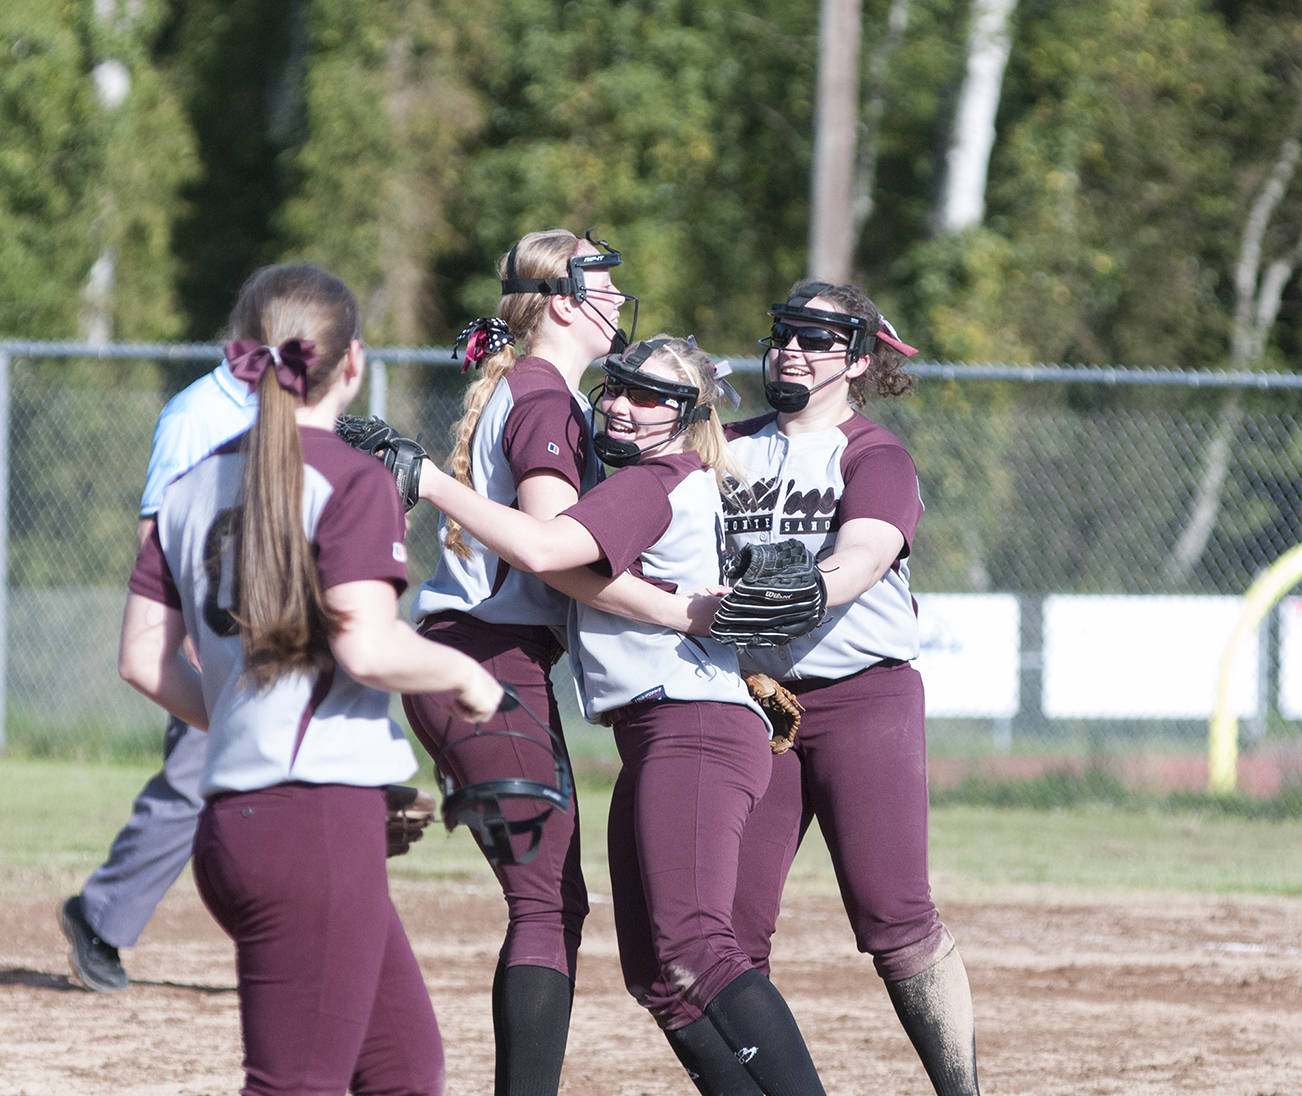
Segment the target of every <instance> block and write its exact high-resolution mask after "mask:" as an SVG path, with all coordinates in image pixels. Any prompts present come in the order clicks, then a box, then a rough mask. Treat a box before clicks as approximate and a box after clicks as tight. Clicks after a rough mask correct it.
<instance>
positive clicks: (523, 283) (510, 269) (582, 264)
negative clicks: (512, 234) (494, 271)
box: [502, 229, 638, 354]
mask: <svg viewBox="0 0 1302 1096" xmlns="http://www.w3.org/2000/svg"><path fill="white" fill-rule="evenodd" d="M583 238H584V239H585V240H587V241H588V243H590V244H592V246H593V247H595V248H598V249H599V252H598V254H596V255H571V256H570V259H569V262H568V263H567V264H566V271H567V274H566V276H565V277H561V278H521V277H520V276H519V275H518V274H517V273H516V269H515V247H512V248H511V250H510V252H509V253H508V254H507V256H506V277H505V278H503V279H502V294H503V295H506V294H507V293H541V294H542V295H543V296H544V297H573V298H574V300H575V301H576V302H577V303H579V304H583V302H584V301H586V300H587V299H588V292H589V290H588V286H587V284H586V283H585V282H584V280H583V272H584V271H585V270H604V269H607V268H609V267H612V266H619V265H620V264H621V263H623V261H624V260H623V258H622V256H621V255H620V253H619V252H618V251H616V250H615V249H614V248H613V247H611V246H610V244H608V243H606V241H605V240H594V239H593V238H592V229H588V231H587V232H585V233H584V234H583ZM516 247H519V244H516ZM591 292H593V293H597V294H600V293H605V292H607V291H606V290H601V289H594V290H592V291H591ZM611 295H612V296H615V295H617V296H619V297H622V298H623V299H624V301H625V302H628V301H632V302H633V323H632V326H631V327H630V328H629V331H628V334H627V335H626V334H625V333H624V332H623V330H622V329H620V328H617V327H615V326H614V325H613V324H612V323H611V322H610V321H609V320H607V319H606V317H605V316H602V315H601V314H600V313H598V314H597V315H598V317H599V318H600V319H601V321H602V323H604V324H605V325H606V326H607V327H609V328H610V331H611V338H610V352H611V353H612V354H619V353H622V352H623V350H624V349H625V348H626V347H627V346H628V345H629V343H630V342H632V341H633V339H634V338H635V337H636V335H637V310H638V299H637V298H636V297H634V296H632V295H631V294H629V293H615V292H612V293H611Z"/></svg>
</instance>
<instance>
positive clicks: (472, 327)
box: [452, 316, 515, 373]
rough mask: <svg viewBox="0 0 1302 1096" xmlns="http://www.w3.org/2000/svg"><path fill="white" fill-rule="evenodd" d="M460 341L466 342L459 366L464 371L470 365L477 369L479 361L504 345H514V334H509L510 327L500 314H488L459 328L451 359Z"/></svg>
mask: <svg viewBox="0 0 1302 1096" xmlns="http://www.w3.org/2000/svg"><path fill="white" fill-rule="evenodd" d="M462 343H465V344H466V360H465V363H464V364H463V365H462V366H461V372H463V373H464V372H465V371H466V370H467V369H469V368H470V367H471V366H472V365H473V366H474V367H475V368H476V369H478V368H479V363H480V362H481V361H483V360H484V359H485V358H490V357H492V356H493V355H494V354H496V353H498V351H500V350H503V349H504V348H505V347H508V346H514V345H515V336H514V335H512V334H511V329H510V328H509V327H507V325H506V321H505V320H504V319H502V318H501V317H500V316H488V317H485V318H481V319H478V320H471V321H470V322H469V323H468V324H466V326H465V327H463V328H462V329H461V334H460V335H458V336H457V341H456V342H455V343H453V344H452V358H453V360H455V359H456V356H457V350H458V349H459V348H460V346H461V344H462Z"/></svg>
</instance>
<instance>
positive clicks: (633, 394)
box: [606, 381, 661, 407]
mask: <svg viewBox="0 0 1302 1096" xmlns="http://www.w3.org/2000/svg"><path fill="white" fill-rule="evenodd" d="M606 395H607V396H608V397H609V398H610V399H612V400H617V399H619V397H620V396H627V397H628V402H629V403H631V404H633V405H634V406H635V407H655V406H656V404H658V403H659V402H660V400H661V397H660V394H659V393H658V392H652V391H651V389H649V388H630V387H628V386H627V385H623V384H617V383H616V382H614V381H607V382H606Z"/></svg>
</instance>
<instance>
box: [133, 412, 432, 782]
mask: <svg viewBox="0 0 1302 1096" xmlns="http://www.w3.org/2000/svg"><path fill="white" fill-rule="evenodd" d="M299 434H300V437H301V438H302V443H303V456H304V465H305V467H304V469H303V472H304V482H303V525H304V529H305V531H306V533H307V536H308V540H309V542H310V543H311V544H312V547H313V550H314V551H315V553H316V563H317V570H318V572H319V574H320V576H321V584H322V587H323V588H324V589H329V588H330V587H333V586H338V585H341V584H343V583H346V582H356V581H362V580H379V581H384V582H390V583H392V584H393V586H394V587H395V589H396V590H397V591H398V592H401V591H402V590H403V589H404V588H405V587H406V584H407V565H406V558H407V556H406V549H405V547H404V545H403V536H404V532H405V523H404V517H403V511H402V505H401V502H400V501H399V499H398V493H397V488H396V485H395V484H394V481H393V477H392V476H391V475H390V474H389V473H388V472H387V471H386V470H385V468H384V465H383V464H382V463H380V462H379V461H377V460H375V458H374V457H371V456H369V455H367V454H365V453H360V452H358V451H357V450H355V449H352V448H350V447H349V446H348V445H346V444H345V443H344V442H342V441H340V440H339V439H338V438H337V437H335V436H334V434H333V433H332V432H330V431H326V430H318V429H315V428H312V427H302V428H300V431H299ZM240 440H241V439H240V438H235V439H232V440H231V441H230V442H228V443H227V444H226V445H223V446H222V447H221V448H219V449H218V450H216V451H215V452H214V453H213V454H212V455H211V456H209V457H207V458H206V459H205V460H203V461H201V462H200V463H199V464H198V465H196V466H195V467H194V468H193V469H192V470H191V471H189V472H187V473H186V474H185V475H183V476H181V477H179V478H178V479H176V480H174V481H173V482H172V483H171V484H170V485H169V486H168V488H167V490H166V491H165V492H164V495H163V503H162V506H161V508H160V509H159V512H158V525H157V528H156V530H155V532H154V535H153V537H152V538H151V539H150V540H149V541H148V542H146V544H145V547H144V548H143V549H142V550H141V553H140V556H139V558H138V559H137V561H136V567H135V570H134V572H133V573H132V576H131V583H130V588H131V590H132V592H133V593H136V594H139V595H141V596H143V597H147V598H150V599H151V600H154V601H158V602H162V603H163V604H165V605H169V606H171V607H173V608H179V609H180V610H181V612H182V614H183V616H184V618H185V626H186V631H187V632H188V633H189V635H190V636H191V638H192V639H193V640H194V643H195V645H196V647H197V649H198V654H199V660H200V662H201V664H202V666H203V675H202V676H203V694H204V705H205V707H206V708H207V710H208V716H209V731H208V733H209V735H210V743H209V750H208V763H207V767H206V769H205V771H204V775H203V778H202V780H201V783H200V790H201V792H202V794H203V795H204V796H205V797H207V796H211V795H213V794H215V793H217V792H223V791H252V790H254V789H257V788H266V787H270V786H272V785H275V784H283V783H286V782H289V781H303V782H305V783H309V784H353V785H358V786H363V787H372V786H379V785H382V784H390V783H394V782H397V781H402V780H406V779H407V778H409V777H410V776H411V775H412V774H413V773H414V772H415V771H416V757H415V754H414V753H413V752H412V748H411V746H410V745H409V744H408V742H407V739H406V737H405V736H404V735H403V733H402V731H401V729H400V728H399V727H398V726H397V725H396V724H395V723H394V722H393V721H392V720H390V719H389V715H388V711H389V694H388V693H386V692H384V691H382V690H379V689H373V688H370V687H368V686H365V685H362V684H360V683H358V682H356V681H354V680H353V679H352V678H350V677H349V676H348V675H347V674H346V673H345V672H344V671H343V670H342V669H340V668H339V667H337V666H336V667H333V668H332V669H329V670H326V671H324V672H322V673H320V674H316V675H313V674H291V675H287V676H285V677H282V678H279V679H278V680H276V681H275V682H273V683H272V684H271V685H270V686H268V687H267V688H266V689H263V690H256V689H254V688H253V687H252V686H251V685H250V684H248V683H245V682H241V680H240V678H241V676H242V675H243V672H244V658H243V650H242V647H241V644H240V637H239V634H238V631H237V630H236V625H235V622H234V620H233V618H232V617H231V614H230V609H231V606H232V586H233V578H234V560H233V557H232V554H231V543H230V537H229V536H228V535H226V531H227V529H228V528H229V521H230V517H231V515H232V513H233V511H234V509H235V506H236V504H237V501H238V496H239V490H240V477H241V475H242V472H243V467H244V457H243V455H242V454H241V452H240V448H239V443H240Z"/></svg>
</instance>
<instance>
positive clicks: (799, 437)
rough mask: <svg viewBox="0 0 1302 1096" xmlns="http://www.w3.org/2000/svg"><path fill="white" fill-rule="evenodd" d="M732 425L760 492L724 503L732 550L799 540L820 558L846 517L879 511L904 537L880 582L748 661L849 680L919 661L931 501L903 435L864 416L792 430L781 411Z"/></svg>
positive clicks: (779, 674)
mask: <svg viewBox="0 0 1302 1096" xmlns="http://www.w3.org/2000/svg"><path fill="white" fill-rule="evenodd" d="M725 432H726V433H727V435H728V440H729V446H730V448H731V449H732V451H733V453H734V455H735V456H736V457H737V458H738V459H739V460H740V461H741V462H742V464H744V465H745V466H746V468H747V469H748V470H749V471H750V473H751V488H752V492H751V493H752V495H753V496H754V498H753V499H751V500H747V499H745V498H744V495H743V496H742V497H741V498H738V497H736V496H734V497H731V498H728V499H725V500H724V531H725V533H726V536H727V543H728V547H729V549H731V550H735V549H737V548H740V547H741V546H742V545H744V544H748V543H755V542H770V541H773V542H776V541H781V540H787V539H789V538H794V539H795V540H798V541H800V542H801V543H802V544H804V545H805V546H806V547H807V548H808V549H809V550H810V552H811V553H813V555H814V557H815V559H821V558H824V557H826V556H828V555H830V554H831V553H832V552H833V551H834V550H835V546H836V535H837V533H838V532H839V531H840V528H841V525H842V523H843V522H846V521H849V520H851V519H853V518H877V519H879V520H881V521H886V522H889V523H890V524H892V525H894V526H895V527H896V528H897V529H899V530H900V532H901V533H902V534H903V535H904V547H903V549H902V550H901V552H900V557H899V558H898V559H897V560H896V561H895V563H894V564H893V565H892V566H891V567H890V569H889V570H887V572H886V574H885V575H884V576H883V577H882V579H881V581H879V582H878V583H877V584H876V585H874V586H872V587H871V588H870V589H868V590H867V591H866V592H865V593H864V594H863V595H862V596H861V597H859V598H858V599H857V600H855V601H852V602H850V603H849V604H846V605H838V606H836V607H835V608H833V609H831V610H829V612H828V614H827V617H826V618H825V619H824V621H823V623H822V624H821V625H819V627H817V628H815V629H814V630H813V631H812V632H809V633H808V634H806V635H803V636H800V637H798V638H797V639H795V640H793V641H792V642H791V643H790V644H789V645H787V646H784V647H754V648H746V649H744V650H743V651H742V652H741V658H742V668H743V669H744V670H745V671H747V672H748V673H749V672H753V671H759V672H762V673H766V674H769V675H770V676H772V677H775V678H778V679H779V680H790V679H793V678H808V677H818V678H840V677H845V676H847V675H848V674H853V673H857V672H858V671H859V670H862V669H864V668H865V667H866V666H869V665H871V664H872V663H874V662H880V661H881V660H883V659H900V660H902V661H909V660H911V659H914V658H917V656H918V642H919V640H918V613H917V605H916V603H915V602H914V600H913V595H912V594H911V593H910V592H909V566H908V556H909V552H910V551H911V548H912V544H913V536H914V533H915V532H916V530H917V526H918V520H919V518H920V517H921V516H922V499H921V496H920V495H919V492H918V474H917V470H916V468H915V467H914V464H913V458H912V457H910V456H909V453H908V450H906V449H905V447H904V445H903V443H902V442H901V441H900V440H899V438H897V437H896V436H895V435H894V434H892V433H891V432H890V431H889V430H886V429H885V428H884V427H881V426H879V425H877V424H876V423H874V422H871V421H870V420H868V419H866V418H864V417H863V416H862V415H854V416H853V417H851V418H849V419H847V420H846V421H845V422H843V423H840V424H839V425H837V426H834V427H831V428H829V429H826V430H819V431H814V432H811V433H799V434H792V435H790V436H787V435H785V434H783V433H782V432H781V431H780V430H778V425H777V414H776V413H773V414H769V415H764V416H761V417H759V418H755V419H748V420H746V421H745V422H739V423H731V424H728V425H727V426H726V427H725Z"/></svg>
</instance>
